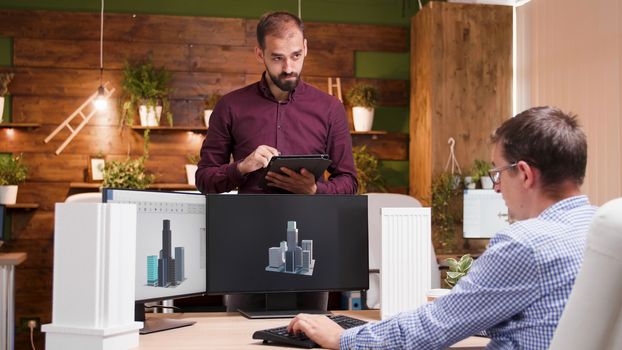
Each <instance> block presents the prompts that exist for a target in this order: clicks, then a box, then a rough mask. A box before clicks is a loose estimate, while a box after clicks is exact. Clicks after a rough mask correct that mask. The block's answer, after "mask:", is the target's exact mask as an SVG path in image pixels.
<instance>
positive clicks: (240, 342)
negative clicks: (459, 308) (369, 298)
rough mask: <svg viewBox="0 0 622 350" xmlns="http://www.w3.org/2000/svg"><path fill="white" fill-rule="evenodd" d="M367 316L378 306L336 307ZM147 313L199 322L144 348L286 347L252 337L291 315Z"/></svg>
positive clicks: (156, 337)
mask: <svg viewBox="0 0 622 350" xmlns="http://www.w3.org/2000/svg"><path fill="white" fill-rule="evenodd" d="M335 313H339V314H344V315H348V316H352V317H356V318H360V319H363V320H368V321H374V320H379V312H378V310H366V311H336V312H335ZM147 317H148V318H149V317H168V318H180V319H181V318H183V319H189V320H193V321H196V322H197V323H196V324H194V325H192V326H189V327H182V328H177V329H172V330H168V331H164V332H158V333H151V334H146V335H141V336H140V345H139V347H138V349H140V350H165V349H166V350H168V349H177V350H198V349H231V350H233V349H256V350H264V349H266V350H268V349H281V350H282V349H285V347H283V346H268V345H263V344H262V341H261V340H255V339H253V338H252V336H253V333H254V332H255V331H257V330H260V329H265V328H273V327H279V326H284V325H286V324H287V323H288V322H289V320H288V319H267V320H249V319H247V318H245V317H243V316H240V314H238V313H225V312H216V313H185V314H180V313H177V314H147ZM488 341H489V340H488V339H486V338H480V337H470V338H468V339H465V340H463V341H461V342H458V343H456V344H454V345H453V346H452V347H451V348H450V349H469V350H475V349H483V348H484V347H485V346H486V344H488Z"/></svg>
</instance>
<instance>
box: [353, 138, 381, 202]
mask: <svg viewBox="0 0 622 350" xmlns="http://www.w3.org/2000/svg"><path fill="white" fill-rule="evenodd" d="M352 154H353V155H354V165H355V166H356V179H357V180H358V183H359V186H358V193H367V192H376V191H380V192H386V191H387V190H386V188H385V186H384V179H383V178H382V177H381V176H380V172H379V171H378V159H376V157H374V156H373V155H372V154H371V153H369V151H367V146H365V145H362V146H358V147H353V148H352Z"/></svg>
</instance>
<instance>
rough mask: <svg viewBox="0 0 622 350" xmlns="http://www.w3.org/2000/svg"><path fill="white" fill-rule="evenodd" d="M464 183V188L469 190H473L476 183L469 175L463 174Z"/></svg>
mask: <svg viewBox="0 0 622 350" xmlns="http://www.w3.org/2000/svg"><path fill="white" fill-rule="evenodd" d="M464 185H465V186H466V188H468V189H469V190H474V189H475V187H476V183H475V182H473V178H472V177H471V176H465V177H464Z"/></svg>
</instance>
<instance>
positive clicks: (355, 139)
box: [352, 133, 408, 160]
mask: <svg viewBox="0 0 622 350" xmlns="http://www.w3.org/2000/svg"><path fill="white" fill-rule="evenodd" d="M352 145H353V146H363V145H365V146H366V147H367V150H368V151H369V153H371V154H372V155H374V156H375V157H376V158H378V159H383V160H408V148H407V145H408V135H405V134H396V133H388V134H386V135H360V134H359V135H357V134H355V135H352Z"/></svg>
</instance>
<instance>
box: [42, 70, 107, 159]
mask: <svg viewBox="0 0 622 350" xmlns="http://www.w3.org/2000/svg"><path fill="white" fill-rule="evenodd" d="M114 91H115V89H114V88H113V89H108V82H106V83H105V84H104V96H105V97H106V98H107V99H108V98H110V96H112V94H113V93H114ZM96 98H97V91H95V93H94V94H92V95H91V96H90V97H89V98H88V99H87V100H86V101H84V103H83V104H82V105H81V106H80V107H78V109H76V110H75V111H74V112H73V113H71V114H70V115H69V116H68V117H67V118H66V119H65V120H64V121H63V122H62V123H60V125H59V126H58V127H57V128H56V129H54V131H52V133H50V134H49V135H48V137H46V138H45V140H44V142H45V143H48V142H50V140H52V139H53V138H54V136H56V134H58V132H59V131H61V130H62V129H63V128H67V129H69V132H70V133H71V134H69V136H68V137H67V139H66V140H65V141H64V142H63V143H62V144H61V145H60V147H58V149H56V152H54V153H56V155H59V154H60V153H61V152H62V151H63V150H64V149H65V147H67V145H68V144H69V143H70V142H71V140H73V138H74V137H76V135H78V133H79V132H80V130H82V128H84V126H85V125H86V123H88V122H89V120H91V118H92V117H93V115H95V113H96V112H97V109H96V108H95V107H94V106H93V104H92V103H91V102H93V100H94V99H96ZM89 106H90V107H91V111H90V112H88V114H86V115H85V114H84V113H85V112H86V111H85V110H86V109H87V108H88V107H89ZM78 116H80V117H82V121H81V122H80V124H79V125H78V126H77V127H75V128H74V127H72V126H71V124H70V123H71V122H72V121H73V120H74V119H75V118H76V117H78Z"/></svg>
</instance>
